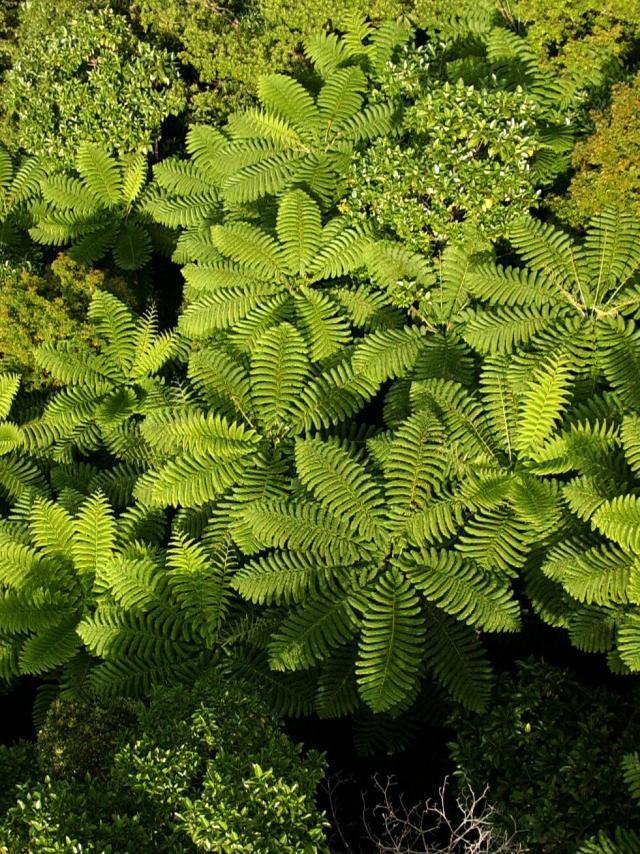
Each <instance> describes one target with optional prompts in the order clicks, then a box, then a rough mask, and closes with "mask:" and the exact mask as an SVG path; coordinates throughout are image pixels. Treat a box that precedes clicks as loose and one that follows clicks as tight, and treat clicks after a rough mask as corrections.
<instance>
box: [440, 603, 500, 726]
mask: <svg viewBox="0 0 640 854" xmlns="http://www.w3.org/2000/svg"><path fill="white" fill-rule="evenodd" d="M424 643H425V663H426V664H427V666H428V667H429V669H430V670H431V671H432V672H433V675H434V676H435V677H436V679H437V680H438V681H439V682H440V683H441V684H442V685H444V687H445V688H446V689H447V690H448V691H449V692H450V693H451V694H452V696H453V697H454V699H456V700H457V701H458V702H460V703H462V705H463V706H466V707H467V708H469V709H472V710H473V711H482V710H483V709H485V708H486V706H487V703H488V702H489V697H490V695H491V687H492V682H493V674H492V670H491V665H490V664H489V662H488V661H487V657H486V654H485V651H484V649H483V648H482V645H481V644H480V642H479V640H478V638H477V636H476V633H475V632H474V631H473V629H470V628H469V627H468V626H465V625H464V624H463V623H459V622H458V621H457V620H454V619H453V618H452V617H450V616H449V615H448V614H443V613H442V612H441V611H438V610H437V609H436V608H435V607H433V606H432V607H430V608H429V609H428V613H427V619H426V635H425V641H424Z"/></svg>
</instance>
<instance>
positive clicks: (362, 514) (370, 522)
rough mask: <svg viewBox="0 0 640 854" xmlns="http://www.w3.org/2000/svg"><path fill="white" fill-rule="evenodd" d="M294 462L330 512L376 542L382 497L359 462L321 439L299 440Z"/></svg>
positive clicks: (309, 486) (308, 485) (301, 478)
mask: <svg viewBox="0 0 640 854" xmlns="http://www.w3.org/2000/svg"><path fill="white" fill-rule="evenodd" d="M295 460H296V468H297V471H298V476H299V477H300V480H301V481H302V483H303V484H304V485H305V486H306V487H307V488H308V489H309V490H310V491H311V492H313V494H314V495H315V496H316V498H317V499H318V500H319V501H320V502H321V503H322V504H323V505H324V506H325V507H326V508H327V509H328V510H329V511H330V512H332V513H335V514H336V515H338V516H341V517H343V518H345V519H350V520H352V522H353V524H354V525H355V526H356V528H357V529H358V530H359V531H360V533H361V534H362V535H363V536H364V537H366V538H369V539H371V538H375V536H376V534H377V533H378V527H379V525H380V519H379V512H380V507H381V505H382V496H381V494H380V491H379V489H378V487H377V486H376V484H375V481H374V480H373V478H372V477H371V475H370V474H369V472H368V471H367V470H366V469H365V467H364V466H363V465H362V464H361V463H360V462H358V461H357V460H356V459H354V458H353V457H352V456H351V455H350V454H349V453H348V452H347V451H345V450H344V449H342V448H339V447H338V446H337V445H335V444H331V443H327V442H322V441H321V440H319V439H305V440H298V441H297V442H296V446H295Z"/></svg>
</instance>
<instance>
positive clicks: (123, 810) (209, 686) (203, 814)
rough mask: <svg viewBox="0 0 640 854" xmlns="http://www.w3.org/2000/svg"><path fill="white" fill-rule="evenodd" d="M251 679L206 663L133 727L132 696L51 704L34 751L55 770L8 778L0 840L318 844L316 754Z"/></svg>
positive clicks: (241, 852)
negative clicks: (11, 795)
mask: <svg viewBox="0 0 640 854" xmlns="http://www.w3.org/2000/svg"><path fill="white" fill-rule="evenodd" d="M259 690H260V689H259V687H257V686H255V685H253V686H250V685H248V684H246V683H242V682H240V683H237V682H230V681H229V680H228V678H227V677H226V676H225V675H224V674H223V673H221V672H220V671H213V672H209V674H207V675H205V676H203V677H201V679H200V680H199V681H198V682H197V683H196V684H195V685H194V687H193V688H192V689H190V690H189V689H186V688H182V689H181V688H174V689H166V688H164V689H161V690H159V691H157V692H156V693H155V694H154V695H153V696H152V698H151V703H150V705H149V707H148V709H144V710H140V711H139V713H138V715H137V720H136V721H135V723H134V727H135V731H132V730H131V728H130V724H131V723H132V720H131V719H132V713H133V710H134V706H133V705H130V704H126V703H123V702H119V703H116V704H114V705H110V706H101V705H99V704H93V703H92V704H90V705H89V706H87V707H85V708H83V707H82V705H81V704H79V703H77V702H73V703H69V702H68V701H64V702H61V703H60V702H59V703H56V704H54V706H53V708H52V709H51V711H50V712H49V716H48V719H47V722H46V724H45V727H44V729H43V730H42V731H41V733H40V735H39V746H38V750H39V752H40V754H41V756H40V759H41V766H42V769H43V772H45V771H49V772H51V771H52V770H55V772H56V777H53V776H44V777H42V776H40V777H38V775H37V774H35V775H33V777H32V780H31V781H28V782H24V783H22V784H19V785H18V787H17V789H16V795H15V800H14V803H13V805H12V806H11V807H10V808H9V809H8V810H7V812H6V814H5V816H4V817H2V818H0V840H1V842H0V851H1V852H3V854H7V852H22V851H25V852H26V851H52V852H53V851H55V852H63V851H65V852H66V851H72V850H73V851H83V852H84V851H86V852H94V854H99V852H105V851H134V850H138V851H195V850H205V851H229V852H231V851H233V852H238V854H320V852H326V851H327V847H326V843H325V838H324V827H325V825H326V822H325V820H324V816H323V815H322V813H321V812H319V811H318V809H317V807H316V806H315V804H314V792H315V789H316V787H317V785H318V783H319V782H320V779H321V777H322V774H323V769H324V763H323V760H322V758H321V757H320V756H319V755H318V754H316V753H313V752H311V753H309V754H307V755H306V756H303V755H302V753H301V750H300V747H298V746H297V745H295V744H294V743H293V742H292V741H290V739H289V738H287V737H286V736H285V735H283V734H282V733H281V732H280V730H279V726H278V722H277V719H276V718H274V717H273V715H272V714H271V713H270V712H269V711H268V710H267V708H266V706H265V705H264V702H263V700H262V699H261V698H260V697H259ZM109 724H112V725H113V727H114V732H113V733H109V732H108V726H109ZM105 728H107V729H105ZM100 734H103V735H104V736H105V737H106V740H107V744H108V745H110V746H108V748H107V749H106V750H105V751H104V752H103V753H102V754H100V752H99V751H98V750H96V749H95V748H97V744H96V740H97V736H100ZM87 744H88V746H87ZM16 750H17V748H15V749H13V751H14V753H16ZM20 755H21V754H20ZM16 758H19V755H18V753H16ZM1 759H2V754H0V760H1ZM43 760H44V761H43ZM83 769H84V770H85V771H86V772H87V773H86V774H85V776H84V777H80V772H81V770H83ZM3 845H4V846H5V847H3Z"/></svg>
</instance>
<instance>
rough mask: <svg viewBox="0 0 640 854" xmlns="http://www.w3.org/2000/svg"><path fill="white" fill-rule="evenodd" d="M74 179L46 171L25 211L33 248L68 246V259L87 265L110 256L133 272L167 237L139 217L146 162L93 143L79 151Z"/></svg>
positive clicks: (163, 245) (143, 199)
mask: <svg viewBox="0 0 640 854" xmlns="http://www.w3.org/2000/svg"><path fill="white" fill-rule="evenodd" d="M75 169H76V171H77V173H78V174H79V176H80V177H79V178H78V177H75V176H71V175H69V174H66V173H65V174H59V173H58V172H52V171H50V170H48V174H45V175H44V176H43V177H42V178H41V180H40V187H39V198H38V199H37V201H36V202H34V203H33V204H32V205H31V207H30V211H29V212H30V216H31V219H32V222H33V225H32V227H31V228H30V230H29V234H30V235H31V237H32V238H33V239H34V240H35V241H37V242H38V243H43V244H45V245H49V246H65V245H68V246H69V250H68V254H69V257H71V258H72V259H73V260H75V261H79V262H80V263H82V264H92V263H94V262H95V261H98V260H100V259H101V258H103V257H104V256H105V255H106V254H107V253H110V254H111V256H112V257H113V260H114V262H115V264H116V266H117V267H118V268H120V269H121V270H127V271H129V270H138V269H140V268H141V267H143V266H144V265H145V264H147V263H148V262H149V260H150V258H151V252H152V249H153V248H154V244H155V248H157V249H160V250H161V251H162V250H163V249H164V248H166V246H167V244H170V240H171V237H170V235H169V234H168V233H165V231H164V230H163V229H154V227H153V225H152V224H151V222H150V220H149V217H148V215H147V214H146V213H145V212H144V206H145V202H146V196H147V195H148V193H145V182H146V177H147V160H146V157H145V155H144V154H142V153H141V152H138V153H137V154H132V155H130V156H128V157H125V158H123V159H121V160H116V158H115V157H113V156H111V155H110V154H108V153H107V151H106V149H105V148H103V147H101V146H99V145H95V144H94V143H88V142H83V143H81V145H80V146H79V147H78V151H77V154H76V158H75Z"/></svg>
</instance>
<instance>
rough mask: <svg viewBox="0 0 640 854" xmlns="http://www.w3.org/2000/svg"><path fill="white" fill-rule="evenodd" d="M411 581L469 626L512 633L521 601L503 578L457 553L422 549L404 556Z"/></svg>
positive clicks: (405, 568)
mask: <svg viewBox="0 0 640 854" xmlns="http://www.w3.org/2000/svg"><path fill="white" fill-rule="evenodd" d="M403 568H404V571H405V573H406V575H407V577H408V578H409V581H411V583H412V584H413V585H414V587H416V588H417V589H418V590H419V591H420V593H422V595H423V596H424V597H425V599H427V600H428V601H429V602H433V604H434V605H437V606H438V608H441V609H442V610H443V611H446V612H447V613H448V614H451V616H453V617H457V618H458V619H459V620H462V621H463V622H465V623H466V624H467V625H469V626H477V627H478V628H480V629H484V630H485V631H489V632H493V631H497V632H513V631H517V630H518V629H519V627H520V612H519V608H518V603H517V602H516V601H515V599H514V598H513V594H512V592H511V590H510V589H509V587H508V585H507V584H505V581H504V579H503V578H500V577H499V576H498V575H495V574H492V573H488V572H486V571H483V570H480V569H479V568H478V567H477V566H474V565H473V564H472V563H468V562H465V561H464V560H463V559H462V558H460V557H459V556H458V555H457V554H455V552H447V551H438V550H436V549H429V550H426V549H420V550H419V551H413V552H409V553H406V554H405V555H403Z"/></svg>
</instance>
